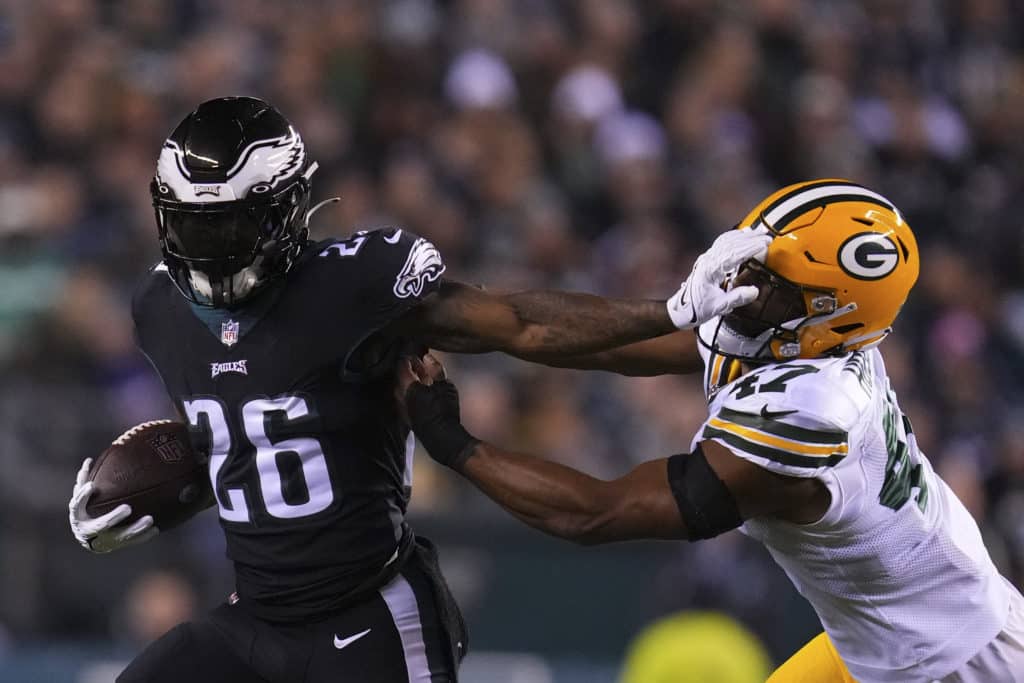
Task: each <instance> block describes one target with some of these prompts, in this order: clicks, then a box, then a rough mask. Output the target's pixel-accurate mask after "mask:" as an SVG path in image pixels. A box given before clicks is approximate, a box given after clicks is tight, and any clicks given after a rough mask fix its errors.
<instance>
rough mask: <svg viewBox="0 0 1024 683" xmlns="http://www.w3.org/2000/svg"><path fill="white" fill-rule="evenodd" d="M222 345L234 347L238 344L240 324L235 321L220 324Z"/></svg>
mask: <svg viewBox="0 0 1024 683" xmlns="http://www.w3.org/2000/svg"><path fill="white" fill-rule="evenodd" d="M220 343H221V344H223V345H224V346H234V345H235V344H237V343H238V323H236V322H235V321H234V320H229V321H227V322H226V323H221V324H220Z"/></svg>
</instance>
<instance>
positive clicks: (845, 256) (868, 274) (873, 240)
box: [839, 232, 900, 280]
mask: <svg viewBox="0 0 1024 683" xmlns="http://www.w3.org/2000/svg"><path fill="white" fill-rule="evenodd" d="M899 262H900V252H899V249H898V248H897V247H896V243H895V242H893V241H892V239H890V238H889V236H888V235H885V234H882V233H880V232H859V233H857V234H856V235H853V236H852V237H850V238H848V239H847V240H846V241H845V242H843V243H842V245H841V246H840V247H839V267H840V268H842V269H843V272H844V273H846V274H847V275H849V276H850V277H855V278H857V279H858V280H881V279H882V278H883V277H885V276H886V275H888V274H889V273H891V272H892V271H894V270H896V266H897V265H898V264H899Z"/></svg>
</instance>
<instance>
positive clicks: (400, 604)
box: [380, 574, 430, 683]
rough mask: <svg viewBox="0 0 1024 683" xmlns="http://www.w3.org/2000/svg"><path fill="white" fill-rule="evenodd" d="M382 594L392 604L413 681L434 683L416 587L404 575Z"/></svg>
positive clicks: (410, 681) (388, 585) (412, 682)
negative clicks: (432, 682) (428, 660)
mask: <svg viewBox="0 0 1024 683" xmlns="http://www.w3.org/2000/svg"><path fill="white" fill-rule="evenodd" d="M380 595H381V597H382V598H384V602H386V603H387V605H388V611H389V612H391V618H392V619H393V620H394V622H395V628H397V629H398V636H399V637H400V638H401V639H402V652H403V653H405V667H406V669H408V671H409V683H430V665H429V664H428V663H427V644H426V643H425V642H424V640H423V626H422V624H421V623H420V610H419V607H418V606H417V605H416V595H415V594H414V593H413V592H412V586H410V585H409V582H408V581H406V580H405V579H404V578H403V577H402V576H401V574H399V575H398V576H396V577H395V578H394V579H392V580H391V582H390V583H388V584H387V585H386V586H384V587H383V588H381V589H380Z"/></svg>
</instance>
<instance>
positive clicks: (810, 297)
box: [403, 180, 1024, 683]
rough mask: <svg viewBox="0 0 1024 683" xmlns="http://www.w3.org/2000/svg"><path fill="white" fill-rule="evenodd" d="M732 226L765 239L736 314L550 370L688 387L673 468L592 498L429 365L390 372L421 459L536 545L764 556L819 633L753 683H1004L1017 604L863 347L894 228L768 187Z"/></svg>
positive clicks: (642, 473)
mask: <svg viewBox="0 0 1024 683" xmlns="http://www.w3.org/2000/svg"><path fill="white" fill-rule="evenodd" d="M739 227H740V228H741V231H740V233H738V234H742V235H744V236H745V237H743V238H740V239H748V240H755V239H759V236H762V235H765V234H767V235H768V236H769V237H770V243H769V244H768V246H767V250H766V251H761V252H760V253H756V254H755V257H754V258H752V259H750V260H748V261H747V262H746V263H745V264H744V265H743V266H741V267H740V268H739V269H738V271H737V272H732V273H727V274H726V278H725V280H724V281H723V284H722V286H723V288H724V289H726V290H731V289H733V288H736V287H740V286H756V287H758V290H759V293H758V298H757V299H756V300H755V301H754V302H753V303H750V304H747V305H745V306H742V307H740V308H738V309H735V310H733V311H731V312H727V313H725V314H724V315H720V316H716V317H711V316H707V317H706V318H705V317H704V316H703V315H701V313H700V311H699V310H698V309H699V307H696V306H693V305H692V303H693V301H694V300H688V299H687V292H686V291H685V290H684V291H683V296H682V298H680V299H678V300H677V301H675V304H676V306H677V310H676V314H677V315H682V316H693V318H692V319H691V321H692V322H696V323H701V324H700V327H699V328H698V329H697V333H696V335H693V334H689V333H679V334H675V335H671V336H667V337H663V338H661V339H657V340H652V341H648V342H641V343H639V344H634V345H632V346H628V347H623V348H621V349H618V350H613V351H610V352H605V353H601V354H595V355H592V356H588V357H585V358H578V359H575V360H574V361H572V362H566V363H565V364H566V365H568V366H572V367H588V368H603V369H609V370H615V371H619V372H625V373H632V374H656V373H660V372H688V371H695V370H697V369H698V368H700V367H703V368H704V371H705V375H704V376H705V387H706V393H707V399H708V408H709V410H708V418H707V420H706V421H705V423H704V424H703V426H702V427H701V429H700V430H699V432H698V433H697V435H696V436H695V437H694V439H693V443H692V444H691V447H690V452H689V453H687V454H680V455H674V456H672V457H669V458H666V459H659V460H652V461H649V462H646V463H644V464H642V465H640V466H639V467H637V468H636V469H634V470H633V471H632V472H630V473H629V474H627V475H626V476H624V477H622V478H620V479H617V480H614V481H607V482H606V481H600V480H597V479H594V478H592V477H589V476H587V475H586V474H583V473H581V472H578V471H576V470H573V469H570V468H567V467H564V466H562V465H558V464H554V463H551V462H547V461H544V460H542V459H540V458H536V457H532V456H529V455H521V454H515V453H510V452H507V451H505V450H503V449H501V448H500V447H497V446H495V445H492V444H488V443H484V442H481V441H479V440H477V439H476V438H474V437H473V436H471V435H470V434H469V433H468V432H466V430H465V429H464V428H463V427H462V425H461V424H460V422H459V416H458V395H457V393H456V391H455V388H454V386H453V385H452V384H451V383H449V382H448V381H446V380H443V371H441V370H440V369H439V365H437V364H436V362H435V361H433V360H432V359H431V357H428V358H427V360H426V361H425V364H423V365H419V364H418V363H416V362H415V361H412V362H410V363H409V364H408V366H407V367H405V368H404V370H403V374H404V375H405V381H406V383H407V384H408V390H407V392H406V394H405V400H406V405H407V408H408V410H409V415H410V419H411V422H412V425H413V428H414V430H415V431H416V433H417V435H418V436H419V438H420V440H421V442H422V443H423V444H424V446H425V447H426V448H427V450H428V451H429V452H430V454H431V456H432V457H434V458H435V459H437V460H438V461H440V462H442V463H443V464H446V465H449V466H451V467H453V468H454V469H456V470H458V471H459V472H461V473H462V474H463V475H464V476H466V477H467V478H469V479H470V480H472V481H473V482H474V483H475V484H476V485H477V486H478V487H479V488H480V489H481V490H483V491H484V492H485V493H486V494H487V495H488V496H490V497H491V498H493V499H494V500H495V501H497V502H498V503H499V504H501V505H502V506H503V507H505V508H506V509H507V510H509V511H510V512H511V513H512V514H513V515H515V516H516V517H518V518H519V519H521V520H523V521H524V522H526V523H527V524H530V525H532V526H535V527H537V528H539V529H541V530H543V531H545V532H547V533H550V534H553V535H556V536H560V537H563V538H567V539H571V540H575V541H578V542H582V543H587V544H591V543H606V542H610V541H618V540H625V539H636V538H685V539H688V540H691V541H694V540H698V539H704V538H710V537H713V536H717V535H718V534H721V533H724V532H726V531H729V530H730V529H734V528H737V527H739V528H740V529H741V531H743V533H745V534H747V535H749V536H751V537H753V538H756V539H758V540H759V541H761V542H762V543H764V545H765V546H766V547H767V548H768V550H769V551H770V552H771V554H772V556H773V557H774V558H775V560H776V561H777V562H778V563H779V565H780V566H781V567H782V568H783V569H784V570H785V571H786V573H787V574H788V575H789V577H790V579H791V580H792V581H793V583H794V585H795V586H796V587H797V589H798V590H799V591H800V592H801V594H803V595H804V597H806V598H807V599H808V601H810V603H811V604H812V605H813V607H814V609H815V610H816V611H817V614H818V616H819V617H820V619H821V622H822V625H823V626H824V628H825V634H827V635H825V634H823V636H821V637H819V638H816V639H815V640H813V641H811V643H810V644H808V646H807V647H805V648H804V649H803V650H801V651H800V652H798V653H797V655H795V656H794V657H793V658H792V659H791V660H790V661H788V662H787V663H786V664H784V665H783V666H782V668H780V669H779V670H778V671H777V672H776V673H775V674H774V675H773V677H772V678H771V679H770V680H771V681H773V682H775V681H815V682H822V681H850V680H853V679H854V678H855V679H856V680H857V681H860V682H861V683H897V682H898V683H918V682H920V683H930V682H932V681H942V682H943V683H954V682H968V681H969V682H972V683H1008V682H1010V681H1024V598H1022V597H1021V594H1020V593H1019V592H1018V591H1017V590H1016V589H1015V588H1014V587H1013V586H1012V585H1011V584H1010V583H1009V582H1008V581H1007V580H1006V579H1004V578H1003V577H1002V576H1000V574H999V572H998V571H997V570H996V568H995V566H994V565H993V563H992V560H991V559H990V557H989V554H988V552H987V551H986V549H985V546H984V544H983V542H982V538H981V534H980V533H979V531H978V527H977V525H976V524H975V522H974V520H973V519H972V518H971V516H970V514H969V513H968V512H967V510H966V509H965V508H964V506H963V504H962V503H961V502H960V501H959V500H958V499H957V497H956V496H955V495H954V494H953V492H952V491H951V490H950V488H949V487H948V486H947V485H946V483H945V482H944V481H943V480H942V479H941V478H940V477H939V476H937V475H936V474H935V472H934V471H933V469H932V467H931V465H930V464H929V462H928V459H927V458H926V457H925V456H924V454H922V453H921V452H920V450H919V449H918V446H917V443H916V441H915V438H914V434H913V430H912V429H911V425H910V421H909V420H908V419H907V418H906V416H904V414H903V413H902V412H901V410H900V406H899V403H898V402H897V399H896V395H895V394H894V392H893V390H892V388H891V386H890V385H889V380H888V377H887V375H886V370H885V364H884V362H883V359H882V355H881V353H879V351H878V350H877V348H876V347H877V345H878V344H879V343H880V342H881V341H882V340H883V339H884V338H885V336H886V335H887V334H888V333H889V331H890V329H891V326H892V324H893V322H894V320H895V318H896V316H897V314H898V313H899V311H900V308H901V307H902V305H903V302H904V301H905V300H906V297H907V295H908V293H909V292H910V289H911V287H912V286H913V285H914V282H915V281H916V279H917V275H918V270H919V253H918V248H917V244H916V242H915V239H914V235H913V233H912V232H911V230H910V227H909V226H908V225H907V223H906V221H905V220H904V219H903V217H902V216H901V215H900V213H899V211H897V209H896V208H895V207H894V206H893V205H892V203H891V202H889V201H888V200H887V199H885V198H884V197H882V196H881V195H879V194H877V193H875V192H872V191H871V190H868V189H867V188H864V187H862V186H859V185H856V184H854V183H851V182H849V181H845V180H818V181H813V182H808V183H801V184H797V185H793V186H790V187H786V188H783V189H782V190H780V191H778V192H776V193H774V194H772V195H771V196H769V197H768V198H767V199H765V200H764V201H763V202H762V203H761V204H760V205H758V206H757V207H756V208H755V209H754V210H753V211H752V212H751V213H750V214H749V215H748V216H747V217H746V219H744V221H742V222H741V223H740V225H739ZM734 234H736V233H734ZM760 239H763V237H761V238H760ZM698 317H699V318H700V319H697V318H698ZM414 379H419V380H420V381H419V382H417V381H414ZM435 380H436V381H435ZM851 675H852V677H853V678H851Z"/></svg>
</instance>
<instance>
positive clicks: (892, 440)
mask: <svg viewBox="0 0 1024 683" xmlns="http://www.w3.org/2000/svg"><path fill="white" fill-rule="evenodd" d="M701 353H702V355H703V356H704V361H705V365H706V371H705V387H706V389H707V394H708V401H709V408H710V409H709V417H708V419H707V421H706V422H705V423H704V425H703V426H702V427H701V429H700V431H699V432H698V433H697V435H696V437H695V438H694V446H696V444H697V443H699V442H700V441H705V440H709V439H710V440H714V441H717V442H718V443H720V444H722V445H723V446H725V447H727V448H728V449H729V450H730V451H732V452H733V453H735V454H736V455H737V456H739V457H741V458H743V459H745V460H749V461H751V462H753V463H756V464H757V465H759V466H761V467H763V468H765V469H767V470H770V471H772V472H777V473H779V474H785V475H789V476H796V477H815V478H817V479H819V480H820V481H821V482H823V483H824V484H825V486H827V487H828V490H829V492H830V493H831V495H832V501H831V503H830V504H829V507H828V510H827V512H825V514H824V516H823V517H822V518H821V519H820V520H818V521H817V522H815V523H813V524H806V525H800V524H793V523H789V522H784V521H781V520H775V519H768V518H761V519H750V520H748V521H747V522H746V523H745V524H744V525H743V527H742V528H741V530H742V531H743V532H744V533H746V534H747V535H749V536H751V537H752V538H755V539H757V540H759V541H761V542H762V543H764V545H765V546H766V547H767V548H768V550H769V552H770V553H771V555H772V557H774V558H775V561H776V562H778V563H779V565H781V566H782V568H783V569H784V570H785V571H786V573H787V574H788V575H789V578H790V579H791V580H792V581H793V584H794V585H795V586H796V588H797V590H799V591H800V593H801V594H802V595H803V596H804V597H805V598H807V600H808V601H809V602H810V603H811V605H812V606H813V607H814V609H815V611H816V612H817V613H818V617H819V618H820V619H821V622H822V625H823V626H824V627H825V630H826V631H827V632H828V634H829V637H830V638H831V640H832V642H833V643H834V644H835V647H836V649H837V650H838V651H839V654H840V655H841V656H842V658H843V661H844V662H845V663H846V665H847V667H848V668H849V670H850V672H851V673H852V674H853V676H854V677H855V678H856V679H857V680H858V681H860V682H861V683H874V682H877V683H882V682H885V683H889V682H893V683H915V682H917V681H921V682H925V683H927V682H930V681H932V680H935V679H939V678H942V677H943V676H946V675H947V674H949V673H950V672H952V671H954V670H956V669H958V668H959V667H960V666H962V665H963V664H964V663H965V662H967V660H969V659H970V658H971V657H972V656H974V655H975V653H977V652H978V651H979V650H981V649H982V648H983V647H985V645H987V644H988V643H989V642H990V641H991V640H992V639H993V638H995V637H996V635H997V634H998V633H999V632H1000V630H1001V629H1002V628H1003V625H1004V623H1005V622H1006V619H1007V614H1008V610H1009V600H1010V596H1011V595H1012V591H1014V589H1013V588H1012V587H1011V586H1010V585H1009V583H1008V582H1007V581H1005V580H1004V579H1003V578H1002V577H1001V576H1000V575H999V572H998V571H997V570H996V568H995V566H994V565H993V564H992V560H991V559H990V558H989V555H988V552H987V551H986V549H985V546H984V544H983V542H982V539H981V534H980V533H979V531H978V526H977V524H975V522H974V519H972V518H971V515H970V513H968V512H967V510H966V509H965V508H964V506H963V504H961V502H960V501H959V500H958V499H957V497H956V496H955V495H954V494H953V492H952V491H951V490H950V489H949V487H948V486H947V485H946V483H945V482H944V481H942V479H940V478H939V477H938V476H937V475H936V474H935V472H934V471H933V470H932V468H931V465H930V464H929V462H928V459H927V458H925V457H924V455H923V454H922V453H921V452H920V451H919V450H918V448H917V443H916V441H915V439H914V435H913V432H912V430H911V428H910V423H909V421H908V420H907V418H906V417H904V416H903V414H902V413H901V412H900V409H899V405H898V404H897V402H896V396H895V395H894V393H893V392H892V389H891V388H890V386H889V380H888V377H887V376H886V372H885V367H884V365H883V362H882V356H881V354H880V353H879V352H878V351H877V350H874V349H872V350H869V351H864V352H855V353H851V354H848V355H846V356H843V357H840V358H824V359H814V360H796V361H792V362H785V363H775V364H769V365H766V366H763V367H760V368H757V369H754V370H752V371H750V372H747V373H746V374H743V375H742V376H739V377H737V375H738V374H739V367H738V365H739V364H738V363H736V362H735V361H729V360H725V359H722V358H721V356H717V355H716V354H712V353H710V352H708V351H707V350H706V349H702V351H701Z"/></svg>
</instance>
